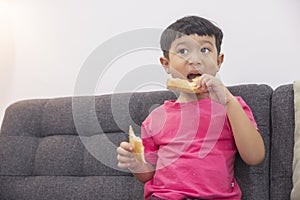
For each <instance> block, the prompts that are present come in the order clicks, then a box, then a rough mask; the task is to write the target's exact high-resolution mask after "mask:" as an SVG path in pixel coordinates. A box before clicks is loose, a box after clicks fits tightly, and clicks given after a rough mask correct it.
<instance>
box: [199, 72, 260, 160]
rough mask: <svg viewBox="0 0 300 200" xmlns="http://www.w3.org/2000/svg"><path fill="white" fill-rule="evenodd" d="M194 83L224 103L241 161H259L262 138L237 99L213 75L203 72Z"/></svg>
mask: <svg viewBox="0 0 300 200" xmlns="http://www.w3.org/2000/svg"><path fill="white" fill-rule="evenodd" d="M196 85H197V87H202V88H203V89H208V90H209V96H210V98H211V99H212V100H213V101H216V102H218V103H220V104H223V105H224V107H225V109H226V111H227V115H228V118H229V121H230V125H231V128H232V131H233V135H234V140H235V143H236V146H237V149H238V151H239V154H240V156H241V158H242V159H243V161H244V162H245V163H247V164H248V165H256V164H259V163H261V162H262V161H263V159H264V157H265V146H264V142H263V139H262V137H261V135H260V133H259V132H258V131H257V130H256V128H255V127H254V125H253V124H252V122H251V121H250V119H249V117H248V116H247V114H246V113H245V111H244V110H243V108H242V106H241V104H240V103H239V102H238V100H237V99H236V98H235V97H234V96H233V95H232V94H231V92H230V91H229V90H228V89H227V88H226V87H225V86H224V84H223V83H222V81H220V80H219V79H217V78H216V77H214V76H211V75H208V74H203V75H202V76H200V78H199V80H198V81H197V84H196Z"/></svg>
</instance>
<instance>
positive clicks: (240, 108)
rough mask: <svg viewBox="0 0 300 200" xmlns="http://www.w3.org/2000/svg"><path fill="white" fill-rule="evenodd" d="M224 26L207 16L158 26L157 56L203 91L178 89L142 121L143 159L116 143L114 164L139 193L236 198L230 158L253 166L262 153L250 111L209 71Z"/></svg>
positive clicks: (215, 66) (214, 68)
mask: <svg viewBox="0 0 300 200" xmlns="http://www.w3.org/2000/svg"><path fill="white" fill-rule="evenodd" d="M222 38H223V33H222V31H221V30H220V29H219V28H218V27H216V26H215V25H214V24H213V23H211V22H210V21H208V20H206V19H204V18H201V17H197V16H188V17H184V18H182V19H179V20H177V21H176V22H174V23H173V24H171V25H170V26H169V27H167V29H166V30H165V31H164V32H163V33H162V36H161V48H162V50H163V55H164V56H163V57H161V58H160V62H161V64H162V66H163V67H164V69H165V70H166V72H167V73H168V74H171V76H172V77H173V78H181V79H186V80H188V81H190V82H192V81H193V80H194V78H195V77H198V79H197V81H196V82H195V84H196V86H197V87H198V88H201V89H203V91H207V92H201V93H197V94H189V93H185V92H180V93H179V97H178V99H177V100H176V101H175V100H170V101H166V102H165V103H164V104H163V105H162V106H160V107H158V108H157V109H155V110H154V111H152V112H151V113H150V115H149V116H148V117H147V118H146V120H145V121H144V122H143V124H142V139H143V144H144V147H145V158H146V161H147V163H138V162H136V161H135V160H134V158H133V153H132V151H133V149H132V147H131V145H130V144H129V143H128V142H122V143H121V144H120V147H118V148H117V152H118V157H117V159H118V161H119V163H118V166H119V167H120V168H129V169H130V170H131V171H132V172H133V174H134V176H135V177H136V178H137V179H138V180H139V181H141V182H143V183H145V186H144V187H145V194H144V196H145V199H174V200H175V199H176V200H177V199H231V200H232V199H241V190H240V188H239V186H238V185H237V183H236V181H235V179H234V177H233V172H234V158H235V153H236V151H238V152H239V154H240V156H241V158H242V159H243V161H244V162H245V163H247V164H249V165H256V164H259V163H261V162H262V161H263V159H264V156H265V149H264V143H263V140H262V137H261V135H260V133H259V132H258V131H257V125H256V123H255V121H254V118H253V115H252V112H251V110H250V108H249V107H248V106H247V105H246V103H245V102H244V101H243V100H242V99H241V97H234V96H233V95H232V94H231V93H230V91H229V90H228V89H227V88H226V87H225V86H224V84H223V83H222V82H221V81H220V80H219V79H217V78H216V77H215V76H216V74H217V72H218V71H219V70H220V67H221V64H222V62H223V60H224V55H223V54H222V53H220V52H221V44H222Z"/></svg>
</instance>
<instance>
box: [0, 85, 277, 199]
mask: <svg viewBox="0 0 300 200" xmlns="http://www.w3.org/2000/svg"><path fill="white" fill-rule="evenodd" d="M229 89H230V90H231V91H232V93H233V94H234V95H237V96H242V97H243V99H244V100H245V102H246V103H247V104H248V105H249V106H250V108H251V109H252V111H253V114H254V118H255V119H256V122H257V124H258V128H259V130H260V132H261V134H262V136H263V138H264V142H265V145H266V158H265V161H264V162H263V163H262V164H260V165H258V166H247V165H245V164H244V163H243V162H242V161H241V159H240V158H239V156H237V159H236V163H235V174H236V178H237V181H238V183H239V185H240V187H241V189H242V192H243V197H242V198H243V199H251V200H256V199H257V200H258V199H259V200H261V199H269V180H270V176H269V168H270V166H269V160H270V130H271V127H270V125H271V123H270V122H271V117H270V112H271V110H270V108H271V97H272V92H273V90H272V88H270V87H269V86H267V85H256V84H249V85H238V86H231V87H229ZM174 98H176V93H173V92H169V91H155V92H142V93H120V94H112V95H99V96H95V97H87V96H84V97H61V98H53V99H32V100H24V101H19V102H16V103H14V104H12V105H11V106H9V107H8V108H7V110H6V113H5V116H4V119H3V123H2V127H1V134H0V160H1V162H0V199H25V200H26V199H30V200H33V199H89V200H93V199H131V200H132V199H142V197H143V186H142V184H140V183H139V182H138V181H136V180H135V179H134V177H133V176H132V175H131V174H130V173H128V171H126V170H120V169H118V167H117V160H116V151H115V150H116V147H117V146H118V145H119V143H120V142H121V141H124V140H127V138H128V135H127V131H128V126H129V125H132V126H133V128H134V131H135V133H137V135H138V134H139V130H140V125H141V123H142V121H143V120H144V119H145V118H146V116H147V115H148V114H149V113H150V112H151V111H152V110H153V109H154V108H155V107H157V106H158V105H160V104H162V103H163V102H164V101H165V100H166V99H174ZM95 122H96V123H95Z"/></svg>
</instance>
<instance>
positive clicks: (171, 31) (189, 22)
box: [160, 16, 223, 59]
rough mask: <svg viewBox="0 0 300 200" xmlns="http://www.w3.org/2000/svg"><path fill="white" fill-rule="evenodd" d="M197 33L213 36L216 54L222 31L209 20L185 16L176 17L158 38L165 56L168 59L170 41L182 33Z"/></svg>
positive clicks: (220, 42)
mask: <svg viewBox="0 0 300 200" xmlns="http://www.w3.org/2000/svg"><path fill="white" fill-rule="evenodd" d="M191 34H197V35H199V36H205V35H207V36H214V37H215V40H216V47H217V51H218V55H219V54H220V51H221V44H222V39H223V32H222V30H221V29H220V28H218V27H217V26H215V25H214V24H213V23H212V22H210V21H209V20H207V19H205V18H202V17H198V16H187V17H183V18H181V19H178V20H177V21H176V22H174V23H172V24H171V25H170V26H168V27H167V28H166V30H164V32H163V33H162V35H161V38H160V47H161V49H162V51H163V54H164V56H165V57H166V58H168V59H169V50H170V47H171V44H172V42H173V41H174V40H175V39H177V38H180V37H182V36H183V35H191Z"/></svg>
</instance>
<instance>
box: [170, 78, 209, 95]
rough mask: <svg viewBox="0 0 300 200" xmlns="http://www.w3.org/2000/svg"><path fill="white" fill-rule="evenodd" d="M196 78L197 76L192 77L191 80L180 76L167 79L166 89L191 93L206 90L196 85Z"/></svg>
mask: <svg viewBox="0 0 300 200" xmlns="http://www.w3.org/2000/svg"><path fill="white" fill-rule="evenodd" d="M197 78H199V77H196V78H194V79H193V81H192V82H189V81H188V80H184V79H180V78H172V79H167V89H169V90H174V91H177V92H185V93H191V94H193V93H194V94H199V93H204V92H207V90H203V89H201V88H198V87H197V86H196V82H197Z"/></svg>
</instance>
